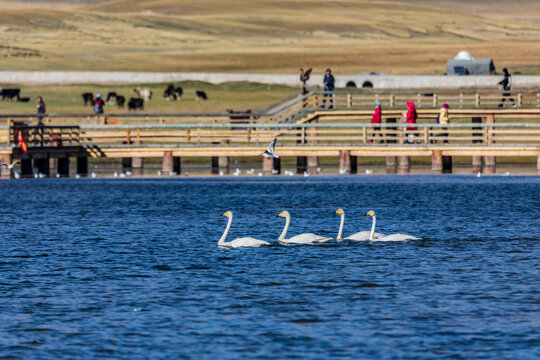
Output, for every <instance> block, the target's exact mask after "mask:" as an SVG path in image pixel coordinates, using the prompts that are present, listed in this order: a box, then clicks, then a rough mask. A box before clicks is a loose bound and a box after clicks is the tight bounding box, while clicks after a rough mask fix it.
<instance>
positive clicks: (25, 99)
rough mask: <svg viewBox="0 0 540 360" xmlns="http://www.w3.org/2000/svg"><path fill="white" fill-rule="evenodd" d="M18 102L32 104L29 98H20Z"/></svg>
mask: <svg viewBox="0 0 540 360" xmlns="http://www.w3.org/2000/svg"><path fill="white" fill-rule="evenodd" d="M18 101H19V102H23V103H27V102H30V98H29V97H22V98H19V100H18Z"/></svg>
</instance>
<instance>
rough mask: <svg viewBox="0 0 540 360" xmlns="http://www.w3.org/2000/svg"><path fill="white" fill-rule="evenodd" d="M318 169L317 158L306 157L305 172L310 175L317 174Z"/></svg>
mask: <svg viewBox="0 0 540 360" xmlns="http://www.w3.org/2000/svg"><path fill="white" fill-rule="evenodd" d="M318 167H319V157H318V156H308V157H307V172H308V173H310V174H312V175H314V174H318V171H317V168H318Z"/></svg>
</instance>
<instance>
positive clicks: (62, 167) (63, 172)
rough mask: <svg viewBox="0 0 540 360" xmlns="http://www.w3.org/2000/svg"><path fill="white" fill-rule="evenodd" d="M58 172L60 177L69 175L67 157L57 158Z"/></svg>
mask: <svg viewBox="0 0 540 360" xmlns="http://www.w3.org/2000/svg"><path fill="white" fill-rule="evenodd" d="M58 174H59V175H60V176H61V177H69V157H68V156H66V157H63V158H58Z"/></svg>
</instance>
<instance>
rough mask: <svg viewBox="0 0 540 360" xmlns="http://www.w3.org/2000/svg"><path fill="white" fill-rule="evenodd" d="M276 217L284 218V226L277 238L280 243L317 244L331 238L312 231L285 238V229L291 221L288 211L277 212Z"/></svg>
mask: <svg viewBox="0 0 540 360" xmlns="http://www.w3.org/2000/svg"><path fill="white" fill-rule="evenodd" d="M278 217H284V218H285V227H284V228H283V232H282V233H281V235H280V236H279V239H278V241H279V242H280V243H282V244H319V243H324V242H327V241H330V240H332V238H331V237H324V236H319V235H316V234H313V233H306V234H300V235H296V236H293V237H292V238H290V239H285V236H287V231H288V230H289V224H290V223H291V215H290V214H289V212H288V211H282V212H280V213H279V215H278Z"/></svg>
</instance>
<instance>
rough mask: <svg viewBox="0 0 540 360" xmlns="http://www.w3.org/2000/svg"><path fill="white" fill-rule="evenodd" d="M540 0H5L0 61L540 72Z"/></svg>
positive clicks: (0, 13) (157, 67) (62, 66)
mask: <svg viewBox="0 0 540 360" xmlns="http://www.w3.org/2000/svg"><path fill="white" fill-rule="evenodd" d="M535 3H537V2H536V1H525V0H517V1H512V2H508V3H507V2H502V1H499V0H492V1H480V0H475V1H466V2H465V1H459V0H450V1H427V0H408V1H407V0H402V1H365V0H334V1H329V0H309V1H308V0H259V1H251V0H224V1H221V0H197V1H193V0H139V1H132V0H109V1H99V0H98V1H75V2H73V1H70V2H68V1H35V0H34V1H32V2H28V1H22V0H18V1H5V0H4V1H0V6H1V9H2V10H0V68H2V69H4V70H9V69H17V70H100V69H101V70H107V71H112V70H130V71H225V72H265V73H290V72H297V71H298V68H299V67H314V70H315V71H318V72H322V70H323V69H324V68H325V67H327V66H331V67H333V68H334V69H335V72H338V73H360V72H384V73H393V74H412V73H421V74H442V73H444V71H445V63H446V60H447V59H448V58H449V57H452V56H454V55H455V54H456V53H457V52H458V51H460V50H463V49H467V50H468V51H469V52H471V53H472V54H473V55H474V56H475V57H477V58H484V57H492V58H493V59H494V61H495V64H496V65H497V66H498V68H499V69H500V68H501V67H503V66H508V67H509V68H510V69H511V70H512V71H513V72H514V73H515V72H520V73H523V74H532V73H540V63H538V61H537V59H538V58H540V46H539V40H540V26H539V24H540V22H539V19H540V14H539V12H538V11H537V10H534V9H535V7H534V5H535ZM473 6H474V7H473ZM501 9H504V10H501Z"/></svg>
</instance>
